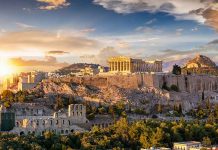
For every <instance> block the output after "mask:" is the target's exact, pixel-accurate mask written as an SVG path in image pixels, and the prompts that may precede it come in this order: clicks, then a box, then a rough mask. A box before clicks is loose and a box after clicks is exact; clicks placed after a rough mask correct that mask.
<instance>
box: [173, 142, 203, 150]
mask: <svg viewBox="0 0 218 150" xmlns="http://www.w3.org/2000/svg"><path fill="white" fill-rule="evenodd" d="M198 148H201V142H197V141H188V142H176V143H174V144H173V149H174V150H191V149H192V150H193V149H198Z"/></svg>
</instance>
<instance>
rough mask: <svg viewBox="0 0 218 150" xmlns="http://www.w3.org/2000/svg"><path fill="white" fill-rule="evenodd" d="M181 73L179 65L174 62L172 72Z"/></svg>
mask: <svg viewBox="0 0 218 150" xmlns="http://www.w3.org/2000/svg"><path fill="white" fill-rule="evenodd" d="M181 73H182V69H181V67H180V66H179V65H177V64H175V65H174V66H173V70H172V74H175V75H181Z"/></svg>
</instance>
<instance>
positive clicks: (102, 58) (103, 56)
mask: <svg viewBox="0 0 218 150" xmlns="http://www.w3.org/2000/svg"><path fill="white" fill-rule="evenodd" d="M120 55H122V54H121V53H120V52H118V51H117V50H116V49H115V48H114V47H105V48H103V49H101V50H100V51H99V53H98V54H96V55H81V56H80V59H82V61H84V62H88V63H93V62H94V63H96V64H100V65H104V66H107V59H108V58H109V57H112V56H120Z"/></svg>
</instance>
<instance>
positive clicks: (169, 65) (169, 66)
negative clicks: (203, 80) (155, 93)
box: [163, 58, 190, 71]
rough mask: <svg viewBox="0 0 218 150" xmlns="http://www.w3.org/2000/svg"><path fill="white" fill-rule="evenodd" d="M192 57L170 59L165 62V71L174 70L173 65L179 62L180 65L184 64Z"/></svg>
mask: <svg viewBox="0 0 218 150" xmlns="http://www.w3.org/2000/svg"><path fill="white" fill-rule="evenodd" d="M189 60H190V58H183V59H179V60H173V61H168V62H164V63H163V71H172V69H173V65H175V64H177V65H179V66H181V67H182V66H184V65H185V64H186V63H187V62H188V61H189Z"/></svg>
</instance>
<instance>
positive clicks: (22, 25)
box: [15, 22, 35, 29]
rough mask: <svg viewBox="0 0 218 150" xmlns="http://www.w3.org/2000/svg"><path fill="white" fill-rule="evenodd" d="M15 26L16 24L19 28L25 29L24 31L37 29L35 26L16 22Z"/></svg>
mask: <svg viewBox="0 0 218 150" xmlns="http://www.w3.org/2000/svg"><path fill="white" fill-rule="evenodd" d="M15 24H16V25H17V26H18V27H21V28H24V29H28V28H35V26H32V25H28V24H25V23H21V22H16V23H15Z"/></svg>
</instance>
